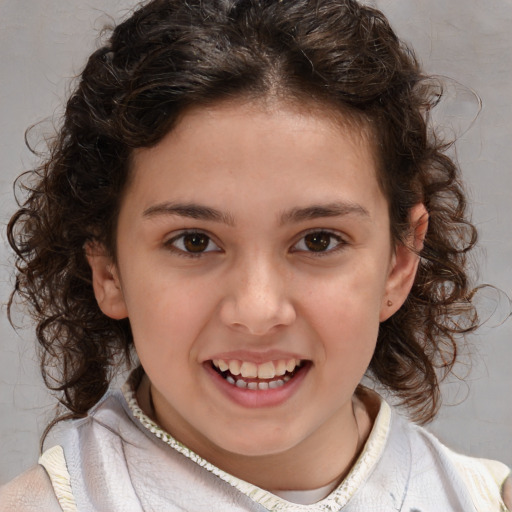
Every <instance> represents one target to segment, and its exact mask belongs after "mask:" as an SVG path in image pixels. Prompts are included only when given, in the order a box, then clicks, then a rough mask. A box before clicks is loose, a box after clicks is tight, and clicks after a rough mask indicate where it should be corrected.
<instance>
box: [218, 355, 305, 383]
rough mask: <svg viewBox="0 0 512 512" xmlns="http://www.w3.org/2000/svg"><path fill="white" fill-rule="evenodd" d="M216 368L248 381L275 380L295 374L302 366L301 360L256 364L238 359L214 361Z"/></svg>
mask: <svg viewBox="0 0 512 512" xmlns="http://www.w3.org/2000/svg"><path fill="white" fill-rule="evenodd" d="M213 364H214V366H216V367H217V368H218V369H219V370H220V371H221V372H225V371H227V370H229V371H230V373H232V374H233V375H241V376H242V377H245V378H248V379H256V378H258V379H273V378H274V377H276V376H278V377H279V376H281V375H284V374H285V373H286V372H293V370H295V368H296V367H297V366H299V365H300V359H279V360H278V361H267V362H265V363H261V364H256V363H252V362H250V361H239V360H237V359H230V360H227V361H226V360H225V359H214V360H213Z"/></svg>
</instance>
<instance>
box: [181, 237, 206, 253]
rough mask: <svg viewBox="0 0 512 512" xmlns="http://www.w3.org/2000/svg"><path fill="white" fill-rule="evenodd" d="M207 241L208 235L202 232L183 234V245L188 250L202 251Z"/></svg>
mask: <svg viewBox="0 0 512 512" xmlns="http://www.w3.org/2000/svg"><path fill="white" fill-rule="evenodd" d="M209 243H210V237H208V236H206V235H203V234H202V233H190V234H188V235H184V236H183V247H184V248H185V250H187V251H188V252H204V251H206V249H207V248H208V245H209Z"/></svg>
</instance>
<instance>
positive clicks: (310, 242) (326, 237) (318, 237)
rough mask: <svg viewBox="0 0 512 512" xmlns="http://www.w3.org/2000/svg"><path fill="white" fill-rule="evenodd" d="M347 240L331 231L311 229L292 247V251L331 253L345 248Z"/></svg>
mask: <svg viewBox="0 0 512 512" xmlns="http://www.w3.org/2000/svg"><path fill="white" fill-rule="evenodd" d="M346 245H347V242H346V241H345V240H344V239H343V238H342V237H341V236H339V235H337V234H336V233H333V232H331V231H310V232H309V233H307V234H305V235H304V236H303V237H302V238H301V239H300V240H299V241H298V242H297V243H296V244H295V245H294V246H293V248H292V251H293V252H295V251H299V252H306V253H317V254H323V253H325V254H330V253H334V252H336V251H338V250H340V249H343V248H344V247H345V246H346Z"/></svg>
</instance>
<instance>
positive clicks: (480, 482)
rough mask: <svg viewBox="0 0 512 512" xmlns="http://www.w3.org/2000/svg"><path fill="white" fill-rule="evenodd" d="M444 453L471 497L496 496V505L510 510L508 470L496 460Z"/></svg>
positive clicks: (511, 492)
mask: <svg viewBox="0 0 512 512" xmlns="http://www.w3.org/2000/svg"><path fill="white" fill-rule="evenodd" d="M446 452H447V454H448V456H449V458H450V459H451V460H453V462H454V464H455V466H456V467H457V469H458V470H459V472H460V473H461V475H462V477H463V479H464V481H465V482H466V485H467V486H468V488H469V489H470V492H471V494H472V496H474V495H475V494H476V495H484V496H483V498H482V499H484V500H485V499H488V498H490V496H491V495H492V494H495V495H496V503H499V504H500V506H501V507H502V509H501V510H504V508H503V507H507V508H508V510H512V476H511V472H510V468H509V467H507V466H506V465H505V464H502V463H501V462H498V461H496V460H488V459H477V458H473V457H467V456H465V455H460V454H458V453H455V452H452V451H451V450H449V449H447V448H446Z"/></svg>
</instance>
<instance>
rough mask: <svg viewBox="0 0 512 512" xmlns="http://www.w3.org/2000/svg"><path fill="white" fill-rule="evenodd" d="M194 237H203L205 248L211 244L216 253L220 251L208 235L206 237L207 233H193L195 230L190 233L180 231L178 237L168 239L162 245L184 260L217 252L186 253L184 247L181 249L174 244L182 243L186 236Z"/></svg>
mask: <svg viewBox="0 0 512 512" xmlns="http://www.w3.org/2000/svg"><path fill="white" fill-rule="evenodd" d="M194 235H195V236H198V237H204V238H205V239H207V246H206V248H208V247H209V246H210V245H211V244H213V245H214V246H215V247H216V248H217V249H218V251H220V250H221V249H220V248H219V246H218V245H217V244H216V243H215V242H214V241H213V240H212V237H211V236H210V235H208V233H205V232H204V231H195V230H192V231H182V232H181V233H179V234H178V235H175V236H173V237H172V238H170V239H169V240H167V241H166V242H165V244H164V245H165V247H167V248H168V249H169V250H171V251H172V252H174V253H175V254H177V255H178V256H182V257H185V258H200V257H201V256H203V255H204V254H206V253H209V252H218V251H217V250H216V249H213V250H204V251H198V252H192V251H188V250H187V249H186V247H183V248H180V247H176V243H177V242H178V241H180V240H181V241H182V243H183V242H184V240H185V237H187V236H194Z"/></svg>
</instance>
